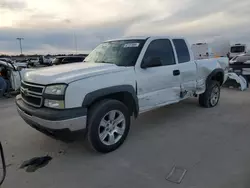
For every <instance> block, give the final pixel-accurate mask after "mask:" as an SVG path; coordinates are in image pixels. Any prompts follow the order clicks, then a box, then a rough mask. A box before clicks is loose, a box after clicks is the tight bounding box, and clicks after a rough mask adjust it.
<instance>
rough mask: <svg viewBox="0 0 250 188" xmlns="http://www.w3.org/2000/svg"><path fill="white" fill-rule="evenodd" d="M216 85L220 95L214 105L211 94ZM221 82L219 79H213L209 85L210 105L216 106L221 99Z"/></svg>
mask: <svg viewBox="0 0 250 188" xmlns="http://www.w3.org/2000/svg"><path fill="white" fill-rule="evenodd" d="M215 87H218V90H219V96H218V100H217V102H216V103H215V104H214V105H213V104H212V103H211V95H212V91H213V89H214V88H215ZM220 89H221V88H220V84H219V82H217V81H211V83H210V85H209V90H208V96H207V98H208V99H207V100H209V101H208V103H209V106H210V107H215V106H216V105H217V104H218V103H219V100H220Z"/></svg>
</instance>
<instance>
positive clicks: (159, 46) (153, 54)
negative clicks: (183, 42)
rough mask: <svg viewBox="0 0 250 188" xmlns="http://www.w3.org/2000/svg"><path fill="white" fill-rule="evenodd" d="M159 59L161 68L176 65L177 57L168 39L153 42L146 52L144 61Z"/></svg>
mask: <svg viewBox="0 0 250 188" xmlns="http://www.w3.org/2000/svg"><path fill="white" fill-rule="evenodd" d="M150 58H159V59H160V61H161V64H162V65H161V66H165V65H174V64H175V57H174V52H173V47H172V44H171V42H170V40H168V39H157V40H154V41H152V42H151V43H150V44H149V46H148V49H147V50H146V52H145V55H144V58H143V60H147V59H150Z"/></svg>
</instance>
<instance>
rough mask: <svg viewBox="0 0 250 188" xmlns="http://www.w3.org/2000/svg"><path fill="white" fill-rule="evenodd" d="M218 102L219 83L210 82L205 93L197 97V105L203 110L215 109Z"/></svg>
mask: <svg viewBox="0 0 250 188" xmlns="http://www.w3.org/2000/svg"><path fill="white" fill-rule="evenodd" d="M219 100H220V83H219V82H218V81H216V80H210V81H209V83H208V85H207V88H206V91H205V92H204V93H203V94H201V95H200V96H199V104H200V106H202V107H205V108H212V107H215V106H216V105H217V104H218V102H219Z"/></svg>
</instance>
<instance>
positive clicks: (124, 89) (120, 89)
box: [82, 85, 139, 116]
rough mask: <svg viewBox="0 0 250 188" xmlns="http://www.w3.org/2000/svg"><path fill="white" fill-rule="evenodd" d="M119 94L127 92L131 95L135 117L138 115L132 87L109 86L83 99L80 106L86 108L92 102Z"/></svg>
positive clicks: (136, 99)
mask: <svg viewBox="0 0 250 188" xmlns="http://www.w3.org/2000/svg"><path fill="white" fill-rule="evenodd" d="M121 92H127V93H129V94H131V96H132V98H133V100H134V101H133V102H134V105H135V116H137V115H138V113H139V102H138V97H137V94H136V91H135V89H134V87H133V86H132V85H119V86H111V87H106V88H102V89H98V90H95V91H92V92H90V93H88V94H87V95H86V96H85V97H84V99H83V102H82V106H84V107H88V106H90V105H91V104H92V103H93V102H95V101H96V100H98V99H100V98H102V97H105V96H108V95H112V94H116V93H121Z"/></svg>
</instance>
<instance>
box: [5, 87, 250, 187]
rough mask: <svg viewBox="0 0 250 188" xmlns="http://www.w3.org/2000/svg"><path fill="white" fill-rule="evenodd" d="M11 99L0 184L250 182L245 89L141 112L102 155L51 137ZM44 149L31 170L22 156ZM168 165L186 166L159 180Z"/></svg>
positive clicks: (249, 112) (249, 104)
mask: <svg viewBox="0 0 250 188" xmlns="http://www.w3.org/2000/svg"><path fill="white" fill-rule="evenodd" d="M13 101H14V100H13V99H10V100H1V101H0V120H1V121H0V140H1V141H2V142H3V145H4V149H5V153H6V158H7V164H8V169H7V170H8V174H7V178H6V181H5V183H4V185H3V186H2V187H3V188H13V187H17V186H18V187H23V188H24V187H25V188H45V187H46V188H69V187H71V188H79V187H84V188H88V187H89V188H113V187H114V188H128V187H133V188H134V187H135V188H138V187H143V188H147V187H148V188H152V187H157V188H161V187H162V188H166V187H168V188H171V187H173V188H174V187H178V188H224V187H225V188H236V187H237V188H241V187H244V188H249V187H250V147H249V143H250V123H249V122H250V91H246V92H241V91H238V90H237V91H236V90H229V89H223V92H222V96H221V101H220V104H219V106H217V107H216V108H213V109H204V108H200V107H199V106H198V103H197V99H191V100H187V101H184V102H182V103H180V104H175V105H171V106H167V107H164V108H161V109H158V110H155V111H153V112H149V113H145V114H143V115H142V116H140V118H139V119H138V120H137V121H134V122H133V125H132V129H131V132H130V134H129V137H128V139H127V141H126V142H125V143H124V145H123V146H122V147H121V148H120V149H118V150H117V151H115V152H113V153H110V154H106V155H100V154H96V153H92V152H90V151H89V150H86V149H85V147H84V146H83V142H75V143H71V144H66V143H62V142H60V141H56V140H53V139H51V138H48V137H47V136H45V135H43V134H41V133H39V132H37V131H35V130H33V129H32V128H30V127H29V126H28V125H27V124H25V123H24V121H22V119H21V118H20V117H19V116H18V114H17V112H16V109H15V104H14V102H13ZM46 154H49V155H51V156H52V157H53V160H52V161H51V162H50V163H49V164H48V165H47V166H46V167H44V168H42V169H39V170H38V171H36V172H34V173H27V172H25V171H24V170H23V169H19V166H20V164H21V163H22V161H24V160H27V159H30V158H32V157H36V156H42V155H46ZM173 165H177V166H180V167H183V168H185V169H187V173H186V176H185V177H184V179H183V181H182V183H181V184H179V185H178V184H173V183H170V182H168V181H167V180H165V177H166V176H167V174H168V173H169V172H170V170H171V168H172V167H173Z"/></svg>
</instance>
